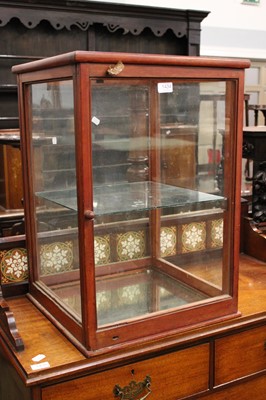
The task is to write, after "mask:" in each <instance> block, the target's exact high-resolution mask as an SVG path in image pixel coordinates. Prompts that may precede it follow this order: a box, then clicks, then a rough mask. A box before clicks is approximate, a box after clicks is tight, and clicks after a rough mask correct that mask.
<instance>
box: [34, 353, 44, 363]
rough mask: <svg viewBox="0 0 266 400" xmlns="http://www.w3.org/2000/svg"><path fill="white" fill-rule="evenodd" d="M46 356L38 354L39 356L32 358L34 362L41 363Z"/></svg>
mask: <svg viewBox="0 0 266 400" xmlns="http://www.w3.org/2000/svg"><path fill="white" fill-rule="evenodd" d="M45 357H46V356H45V355H44V354H38V355H37V356H35V357H33V358H32V361H34V362H39V361H42V360H43V359H44V358H45Z"/></svg>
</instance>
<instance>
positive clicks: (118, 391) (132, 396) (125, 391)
mask: <svg viewBox="0 0 266 400" xmlns="http://www.w3.org/2000/svg"><path fill="white" fill-rule="evenodd" d="M143 392H144V393H143ZM113 393H114V395H115V397H120V399H121V400H144V399H146V398H147V397H148V396H149V395H150V394H151V378H150V377H149V376H148V375H147V376H146V378H145V379H144V381H143V382H136V381H131V382H130V384H129V385H128V386H125V387H123V388H121V387H120V386H119V385H115V387H114V390H113ZM141 394H143V395H142V397H137V396H140V395H141Z"/></svg>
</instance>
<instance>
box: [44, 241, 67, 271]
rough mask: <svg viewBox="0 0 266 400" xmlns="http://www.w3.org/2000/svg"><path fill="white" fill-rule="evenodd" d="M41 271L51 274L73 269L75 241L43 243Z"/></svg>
mask: <svg viewBox="0 0 266 400" xmlns="http://www.w3.org/2000/svg"><path fill="white" fill-rule="evenodd" d="M40 256H41V273H42V275H50V274H56V273H61V272H65V271H71V270H72V269H73V266H74V265H73V242H71V241H66V242H54V243H50V244H43V245H41V249H40Z"/></svg>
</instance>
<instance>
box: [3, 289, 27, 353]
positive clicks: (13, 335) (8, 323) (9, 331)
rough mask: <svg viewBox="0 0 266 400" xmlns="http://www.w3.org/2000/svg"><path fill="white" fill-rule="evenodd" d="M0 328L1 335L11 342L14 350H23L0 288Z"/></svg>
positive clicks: (12, 316) (22, 344) (10, 312)
mask: <svg viewBox="0 0 266 400" xmlns="http://www.w3.org/2000/svg"><path fill="white" fill-rule="evenodd" d="M0 330H2V335H3V337H6V338H7V340H8V342H9V343H11V344H12V345H13V346H14V348H15V350H17V351H21V350H24V343H23V340H22V338H21V336H20V334H19V332H18V329H17V325H16V321H15V317H14V314H13V312H12V311H11V310H10V308H9V306H8V304H7V302H6V301H5V300H4V298H3V295H2V291H1V288H0Z"/></svg>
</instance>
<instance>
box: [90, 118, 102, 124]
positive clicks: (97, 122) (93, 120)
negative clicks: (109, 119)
mask: <svg viewBox="0 0 266 400" xmlns="http://www.w3.org/2000/svg"><path fill="white" fill-rule="evenodd" d="M91 122H92V123H93V124H94V125H99V124H100V122H101V121H100V120H99V118H97V117H92V119H91Z"/></svg>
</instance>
